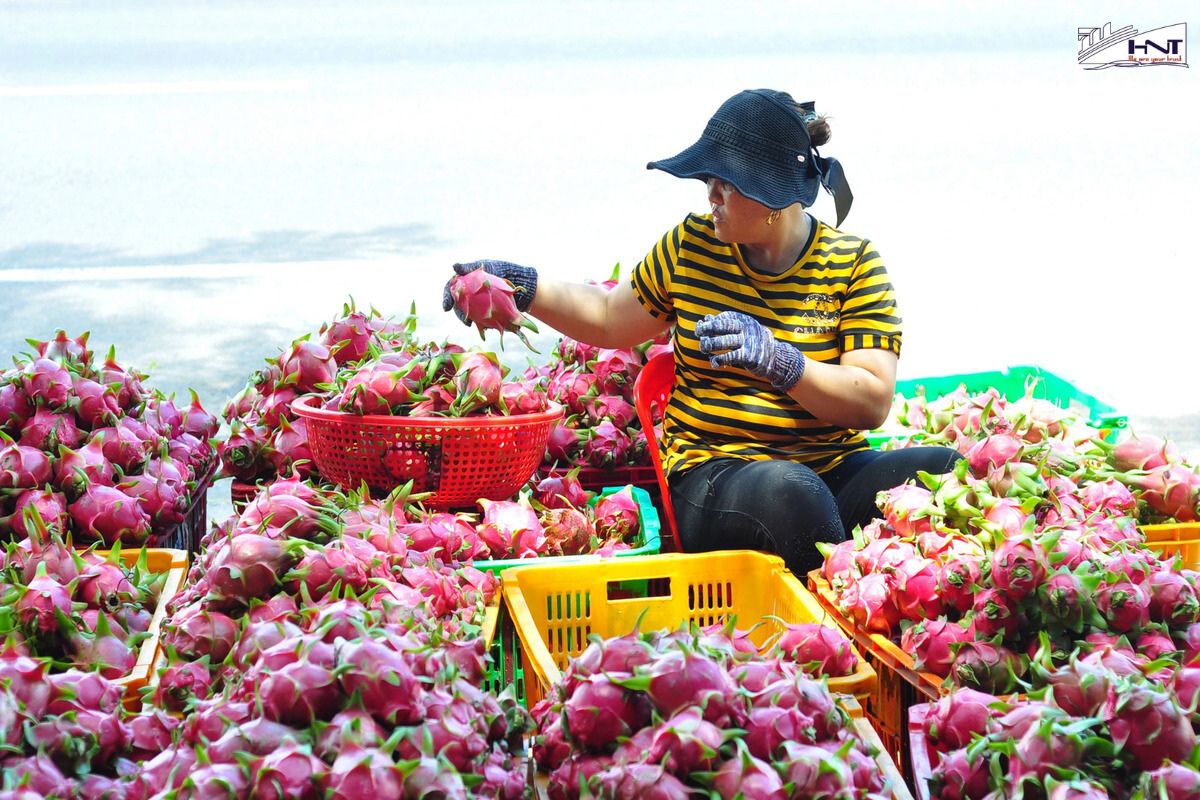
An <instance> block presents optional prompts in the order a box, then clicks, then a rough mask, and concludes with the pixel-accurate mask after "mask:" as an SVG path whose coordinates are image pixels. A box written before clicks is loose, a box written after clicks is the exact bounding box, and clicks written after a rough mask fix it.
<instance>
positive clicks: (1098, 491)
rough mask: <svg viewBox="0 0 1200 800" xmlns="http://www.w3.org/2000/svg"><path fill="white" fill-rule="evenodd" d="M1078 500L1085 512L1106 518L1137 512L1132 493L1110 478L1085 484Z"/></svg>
mask: <svg viewBox="0 0 1200 800" xmlns="http://www.w3.org/2000/svg"><path fill="white" fill-rule="evenodd" d="M1079 499H1080V501H1081V502H1082V503H1083V507H1084V508H1085V509H1086V510H1087V511H1089V512H1100V513H1103V514H1105V515H1108V516H1122V515H1127V514H1133V513H1134V512H1135V511H1136V510H1137V498H1136V497H1134V495H1133V492H1131V491H1129V488H1128V487H1126V486H1125V484H1123V483H1121V482H1120V481H1117V480H1114V479H1112V478H1109V479H1108V480H1104V481H1096V482H1094V483H1089V484H1087V485H1086V486H1084V487H1083V488H1082V490H1081V491H1080V495H1079Z"/></svg>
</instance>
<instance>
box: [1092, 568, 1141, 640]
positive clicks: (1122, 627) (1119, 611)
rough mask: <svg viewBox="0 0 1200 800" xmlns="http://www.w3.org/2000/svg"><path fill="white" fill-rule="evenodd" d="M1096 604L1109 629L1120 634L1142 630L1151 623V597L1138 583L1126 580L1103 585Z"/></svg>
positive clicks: (1097, 594) (1097, 593) (1098, 592)
mask: <svg viewBox="0 0 1200 800" xmlns="http://www.w3.org/2000/svg"><path fill="white" fill-rule="evenodd" d="M1095 602H1096V610H1097V611H1099V612H1100V614H1101V616H1103V617H1104V619H1105V621H1106V622H1107V623H1108V626H1109V628H1110V629H1111V630H1113V631H1116V632H1118V633H1127V632H1129V631H1131V630H1134V629H1137V628H1142V627H1144V626H1145V625H1146V624H1147V623H1148V622H1149V621H1150V596H1149V595H1148V594H1147V593H1146V590H1145V589H1143V588H1142V587H1141V586H1139V585H1137V584H1136V583H1131V582H1129V581H1125V580H1118V581H1116V582H1114V583H1108V582H1107V581H1106V582H1104V583H1101V584H1100V587H1099V588H1098V589H1097V590H1096V596H1095Z"/></svg>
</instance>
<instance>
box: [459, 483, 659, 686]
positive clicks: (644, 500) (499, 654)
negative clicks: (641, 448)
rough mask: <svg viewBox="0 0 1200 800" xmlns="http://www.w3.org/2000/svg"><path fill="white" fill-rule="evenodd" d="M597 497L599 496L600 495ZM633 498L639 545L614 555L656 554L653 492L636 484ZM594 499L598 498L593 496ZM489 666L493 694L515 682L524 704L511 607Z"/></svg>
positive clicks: (552, 560)
mask: <svg viewBox="0 0 1200 800" xmlns="http://www.w3.org/2000/svg"><path fill="white" fill-rule="evenodd" d="M623 488H625V487H624V486H608V487H605V488H604V489H602V490H601V491H600V495H599V497H603V496H605V495H608V494H612V493H613V492H617V491H620V490H621V489H623ZM597 499H598V498H597ZM633 499H634V500H635V501H636V502H637V505H638V536H637V539H635V540H634V541H635V543H636V545H637V546H635V547H631V548H629V549H628V550H619V551H617V552H616V553H615V554H614V557H615V558H622V557H628V556H652V555H657V554H658V552H659V549H660V548H661V546H662V539H661V536H660V531H661V527H662V523H661V521H660V519H659V516H658V511H657V510H656V509H655V508H654V503H652V502H651V500H650V494H649V493H648V492H647V491H646V490H645V489H642V488H641V487H638V486H634V487H633ZM593 502H595V501H594V500H593ZM588 560H595V561H600V560H602V559H601V558H600V557H599V556H595V555H584V556H550V557H547V558H508V559H501V560H495V561H476V562H475V567H476V568H477V569H482V570H487V571H488V572H492V573H495V574H496V575H499V574H500V573H501V572H503V571H504V570H506V569H509V568H510V567H528V566H533V565H542V566H545V565H546V564H566V563H572V562H578V561H588ZM488 656H489V659H488V667H487V673H486V674H485V675H484V681H483V688H484V689H486V690H487V691H489V692H492V693H494V694H499V693H500V692H502V691H504V690H505V689H506V688H508V687H509V686H512V687H513V689H514V691H515V693H516V696H517V700H519V701H520V703H521V704H522V705H525V699H526V695H525V671H524V670H523V669H522V668H521V642H520V640H519V639H518V638H517V629H516V627H515V626H513V624H512V621H511V620H510V619H509V618H508V610H507V609H505V608H501V611H500V619H499V621H498V622H497V624H496V634H495V636H494V637H493V638H492V644H491V646H490V647H489V648H488Z"/></svg>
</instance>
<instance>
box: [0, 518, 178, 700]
mask: <svg viewBox="0 0 1200 800" xmlns="http://www.w3.org/2000/svg"><path fill="white" fill-rule="evenodd" d="M166 578H167V573H166V572H153V571H151V570H150V569H149V568H148V567H147V564H146V551H145V550H142V551H141V553H140V555H139V558H138V560H137V561H136V562H135V563H133V564H132V565H130V566H126V565H125V564H124V563H123V562H122V560H121V558H120V553H119V551H98V550H95V549H89V550H75V549H73V548H70V547H67V546H66V545H64V544H63V541H62V539H60V538H59V537H58V534H56V533H49V534H46V533H44V532H43V533H42V534H35V535H33V536H31V537H30V538H28V539H25V540H23V541H21V542H19V543H11V544H9V545H8V550H7V552H6V553H4V555H3V558H0V603H3V612H0V641H3V642H4V647H5V648H6V649H7V650H9V651H11V652H13V653H19V654H21V655H25V656H33V657H38V658H41V659H43V660H45V661H46V662H47V664H48V665H49V666H50V667H51V668H52V669H54V670H56V671H61V670H66V669H72V668H78V669H81V670H85V671H88V672H98V673H100V674H101V675H103V676H104V677H106V678H113V679H117V678H122V677H124V676H126V675H128V674H129V673H130V672H131V671H132V670H133V668H134V666H135V665H136V664H137V661H138V651H139V649H140V647H141V644H142V642H143V641H145V640H146V639H147V638H148V637H149V636H150V635H151V633H150V624H151V619H152V617H153V615H154V611H155V609H156V608H157V607H158V601H159V599H160V597H162V591H163V586H164V583H165V581H166Z"/></svg>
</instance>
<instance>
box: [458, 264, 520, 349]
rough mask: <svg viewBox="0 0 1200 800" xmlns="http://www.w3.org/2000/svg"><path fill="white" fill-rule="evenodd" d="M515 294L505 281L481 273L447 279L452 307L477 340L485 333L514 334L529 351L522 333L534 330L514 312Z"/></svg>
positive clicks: (516, 311) (481, 270)
mask: <svg viewBox="0 0 1200 800" xmlns="http://www.w3.org/2000/svg"><path fill="white" fill-rule="evenodd" d="M515 292H516V289H515V288H514V287H513V285H512V284H511V283H510V282H509V281H507V280H506V279H504V278H501V277H499V276H497V275H492V274H491V273H490V272H487V271H486V270H483V269H476V270H472V271H470V272H468V273H466V274H465V275H457V274H456V275H455V276H454V277H453V278H451V279H450V297H451V299H453V301H454V305H455V307H457V308H458V309H460V310H461V311H462V312H463V315H464V316H465V317H466V318H467V321H468V322H470V323H471V324H472V325H474V326H475V327H476V328H478V329H479V336H480V337H481V338H482V337H483V332H484V331H485V330H489V329H490V330H498V331H501V332H509V333H515V334H516V335H517V336H518V337H520V339H521V341H522V342H524V343H525V346H526V347H529V349H531V350H532V349H533V348H532V346H530V344H529V339H528V338H526V336H525V330H523V329H527V330H531V331H533V332H534V333H537V326H536V325H534V324H533V322H532V321H531V320H530V319H529V318H528V317H527V316H525V315H524V314H522V313H521V312H520V311H518V310H517V304H516V301H515V300H513V294H514V293H515Z"/></svg>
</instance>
